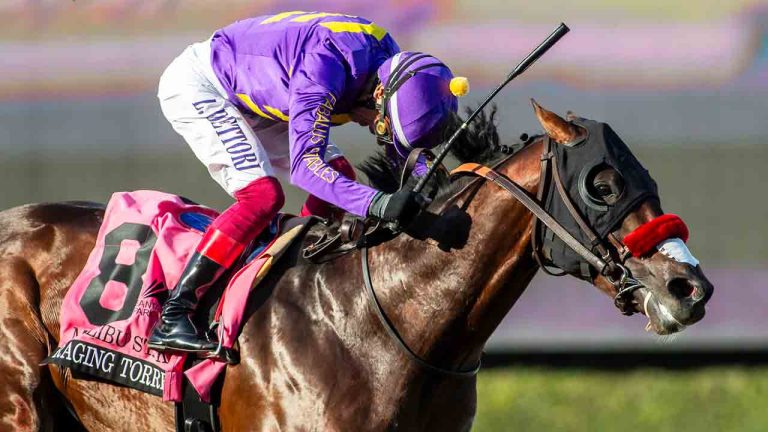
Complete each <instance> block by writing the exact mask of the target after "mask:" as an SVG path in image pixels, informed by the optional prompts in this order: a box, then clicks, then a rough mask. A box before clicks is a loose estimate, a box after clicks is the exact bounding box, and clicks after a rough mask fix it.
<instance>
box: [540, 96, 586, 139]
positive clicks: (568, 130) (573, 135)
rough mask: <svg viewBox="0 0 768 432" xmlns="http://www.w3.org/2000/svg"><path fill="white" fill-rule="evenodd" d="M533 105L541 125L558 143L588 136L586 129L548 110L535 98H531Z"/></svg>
mask: <svg viewBox="0 0 768 432" xmlns="http://www.w3.org/2000/svg"><path fill="white" fill-rule="evenodd" d="M531 105H533V111H534V112H535V113H536V117H537V118H538V119H539V123H541V127H543V128H544V131H545V132H546V133H547V135H549V136H550V138H552V139H553V140H555V142H556V143H558V144H564V145H569V144H574V143H577V142H579V141H581V140H582V139H583V138H584V137H585V136H586V131H584V130H583V128H581V127H579V126H576V125H574V124H573V123H569V122H567V121H565V120H564V119H563V118H562V117H560V116H559V115H557V114H555V113H553V112H552V111H547V110H546V109H544V108H542V106H541V105H539V104H538V103H537V102H536V101H535V100H534V99H531Z"/></svg>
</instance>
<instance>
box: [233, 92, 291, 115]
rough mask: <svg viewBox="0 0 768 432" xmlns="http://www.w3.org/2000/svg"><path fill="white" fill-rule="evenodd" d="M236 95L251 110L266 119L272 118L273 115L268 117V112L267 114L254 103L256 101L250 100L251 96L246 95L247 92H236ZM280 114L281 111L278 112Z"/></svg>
mask: <svg viewBox="0 0 768 432" xmlns="http://www.w3.org/2000/svg"><path fill="white" fill-rule="evenodd" d="M237 97H239V98H240V100H241V101H243V103H244V104H246V105H248V108H250V109H251V111H253V112H255V113H256V114H258V115H260V116H262V117H264V118H267V119H270V120H274V118H273V117H270V116H269V114H267V113H265V112H264V111H262V110H261V108H259V106H258V105H256V103H255V102H254V101H253V100H251V97H250V96H248V95H247V94H243V93H238V94H237ZM280 114H282V113H280Z"/></svg>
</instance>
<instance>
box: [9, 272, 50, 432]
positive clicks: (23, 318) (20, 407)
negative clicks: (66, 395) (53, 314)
mask: <svg viewBox="0 0 768 432" xmlns="http://www.w3.org/2000/svg"><path fill="white" fill-rule="evenodd" d="M37 299H38V294H37V282H36V281H35V279H34V276H33V274H32V271H31V269H30V268H29V266H28V265H27V263H26V262H25V261H23V260H20V259H8V258H6V259H4V260H3V261H0V365H1V367H0V389H2V391H0V430H4V431H5V430H9V431H10V430H13V431H37V430H52V429H53V427H54V425H53V423H54V419H53V418H52V415H51V413H52V412H53V411H55V410H57V409H58V407H55V405H56V404H55V401H53V400H51V399H52V396H51V391H52V389H51V388H50V382H49V380H47V379H45V378H46V377H47V375H44V374H43V373H42V372H43V368H42V367H41V366H40V362H41V361H42V360H43V359H44V358H45V356H46V355H47V352H48V346H47V343H48V336H47V333H46V331H45V328H44V327H43V325H42V323H41V320H40V317H39V316H38V313H37V310H38V309H37V303H38V300H37Z"/></svg>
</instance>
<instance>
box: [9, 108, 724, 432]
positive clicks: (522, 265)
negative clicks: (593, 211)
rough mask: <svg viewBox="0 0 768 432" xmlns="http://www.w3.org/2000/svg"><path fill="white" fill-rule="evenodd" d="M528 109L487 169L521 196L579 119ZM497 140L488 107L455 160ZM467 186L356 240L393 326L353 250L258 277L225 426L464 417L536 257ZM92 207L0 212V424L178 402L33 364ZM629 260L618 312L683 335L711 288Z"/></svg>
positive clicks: (492, 199)
mask: <svg viewBox="0 0 768 432" xmlns="http://www.w3.org/2000/svg"><path fill="white" fill-rule="evenodd" d="M534 108H535V112H536V116H537V118H538V120H539V122H540V123H541V125H542V127H543V128H544V131H545V134H544V135H542V136H539V137H536V138H533V139H531V142H530V143H529V144H527V145H526V146H525V147H523V148H522V149H521V150H519V151H518V152H516V153H515V154H514V155H513V156H511V157H508V158H506V159H504V160H503V161H502V162H501V163H500V164H498V165H497V166H496V171H497V172H498V173H500V174H501V175H503V176H506V177H507V178H509V179H511V180H513V181H514V182H515V183H517V184H518V185H520V186H521V187H522V188H524V189H525V190H527V191H528V192H529V193H530V194H532V195H533V194H534V193H536V191H537V188H538V186H539V183H540V181H542V179H541V170H540V165H541V155H542V152H543V150H544V148H545V147H544V145H545V143H546V142H547V139H551V140H552V141H553V142H554V143H555V144H554V145H567V143H571V142H574V141H575V140H576V139H577V138H578V135H579V134H580V131H579V129H578V128H577V127H574V125H573V123H571V122H569V121H566V120H565V119H563V118H561V117H560V116H558V115H557V114H555V113H552V112H550V111H547V110H545V109H544V108H541V107H540V106H538V105H537V104H535V103H534ZM497 141H498V134H497V133H496V130H495V126H494V124H493V115H491V116H490V117H485V116H484V117H483V118H482V119H481V120H480V121H479V122H478V123H476V124H475V125H474V126H473V127H472V128H470V130H469V132H468V136H467V138H466V146H465V148H463V149H460V150H461V151H460V152H457V156H458V157H459V158H460V159H462V158H463V159H473V158H474V160H475V161H480V162H484V161H485V160H487V159H488V158H489V157H491V158H496V157H497V156H499V155H498V151H497V150H498V148H497V147H496V143H497ZM462 154H463V156H462ZM603 171H604V172H599V173H598V174H597V175H596V176H595V180H594V181H595V182H602V183H601V184H599V185H596V186H599V187H598V188H597V189H596V190H598V191H602V192H601V193H604V194H606V196H607V195H608V194H614V195H615V197H614V198H616V197H618V199H619V200H620V199H621V193H620V191H619V192H617V191H616V188H619V187H620V183H621V174H620V173H619V172H618V171H617V170H615V169H614V168H612V167H610V166H606V167H604V168H603ZM465 183H466V181H459V182H456V183H455V184H451V185H447V186H446V185H444V186H443V188H444V189H445V190H443V191H442V193H441V194H440V195H438V196H437V198H436V199H435V201H434V202H433V203H432V205H431V207H430V210H431V211H432V214H433V216H434V217H433V219H432V221H431V223H429V224H427V227H428V229H427V231H426V234H425V235H422V236H410V235H407V234H401V235H398V236H396V237H394V238H392V239H390V240H389V241H384V242H380V243H379V244H373V245H371V246H370V247H369V249H368V250H366V257H367V265H368V267H367V269H370V274H369V280H368V283H369V285H370V287H371V288H372V289H373V290H375V293H376V296H377V298H378V301H379V302H380V304H381V308H382V313H383V314H384V315H386V317H387V321H388V322H389V323H390V324H391V329H388V328H387V326H386V325H384V324H383V321H381V320H380V319H378V318H377V316H376V313H375V308H374V307H373V306H372V303H371V302H370V297H369V295H368V294H367V292H366V289H365V288H364V287H365V286H366V280H365V273H366V272H365V271H364V270H363V267H362V266H361V265H360V262H361V254H362V252H361V251H360V250H356V251H353V252H352V253H349V254H346V255H343V256H341V257H339V258H337V259H335V260H332V261H328V262H325V263H322V264H310V263H308V262H306V261H302V260H301V259H299V258H298V257H297V253H293V254H286V255H290V256H287V257H284V259H283V261H282V263H280V264H278V265H277V266H276V267H275V268H274V269H273V270H272V274H271V275H270V276H269V277H268V278H267V279H266V280H265V281H264V282H263V283H262V285H260V286H259V287H257V289H256V290H255V293H254V296H255V297H256V298H254V299H252V301H253V303H254V305H253V307H252V308H251V311H250V317H249V319H248V321H247V323H246V324H245V325H244V328H243V329H242V333H241V335H240V338H239V346H240V354H241V363H240V364H239V365H237V366H232V367H229V368H228V370H227V372H226V375H225V378H224V382H223V387H222V393H221V401H222V404H221V407H220V409H219V416H220V420H221V425H222V429H223V430H226V431H245V430H255V431H267V430H268V431H272V430H302V431H303V430H322V431H350V430H370V431H384V430H408V431H417V430H422V431H427V430H429V431H433V430H440V431H467V430H469V429H470V428H471V425H472V421H473V418H474V415H475V409H476V389H475V387H476V378H475V375H474V373H473V372H474V369H475V366H476V365H478V364H479V361H480V357H481V355H482V350H483V346H484V345H485V343H486V341H487V340H488V338H489V337H490V336H491V334H492V333H493V331H494V329H495V328H496V327H497V326H498V324H499V323H500V322H501V320H502V318H503V317H504V316H505V315H506V314H507V312H509V310H510V309H511V308H512V306H513V305H514V304H515V302H516V301H517V299H518V298H519V297H520V295H521V294H522V293H523V291H524V290H525V288H526V286H527V285H528V283H529V282H530V280H531V278H532V277H533V276H534V274H535V273H536V271H537V270H538V269H539V265H538V263H537V261H536V260H535V259H534V258H533V256H532V252H533V244H532V238H533V233H534V225H535V223H534V217H533V214H532V213H531V212H530V211H528V210H527V209H526V208H525V207H524V206H523V205H521V204H520V202H519V201H517V200H515V199H514V198H512V197H510V196H509V195H508V194H507V193H506V192H505V191H504V190H503V189H501V188H499V187H498V186H497V185H494V184H492V183H491V182H483V181H482V180H477V181H474V182H471V184H469V185H467V184H465ZM459 186H461V187H459ZM566 186H568V185H566ZM446 197H448V198H446ZM574 199H576V198H574ZM661 214H662V210H661V207H660V203H659V202H658V200H656V199H646V200H644V201H643V202H641V203H639V204H638V205H636V206H633V208H632V209H631V211H629V212H628V213H627V214H626V215H624V217H623V218H622V220H620V221H619V223H618V225H616V226H615V228H614V229H613V235H614V237H615V238H616V239H618V241H621V240H622V239H623V238H624V237H625V236H626V235H627V234H628V233H630V232H632V231H633V230H634V229H635V228H637V227H638V226H640V225H642V224H643V223H645V222H647V221H650V220H651V219H653V218H655V217H657V216H659V215H661ZM102 216H103V208H102V207H101V206H99V205H95V204H88V203H57V204H30V205H26V206H22V207H17V208H14V209H10V210H6V211H4V212H2V213H0V322H2V327H0V333H1V334H2V337H0V358H2V363H1V365H2V366H1V367H0V388H2V389H3V390H2V394H0V424H1V425H2V426H0V429H2V430H21V431H32V430H59V429H60V430H78V429H81V428H82V429H85V430H90V431H106V430H146V431H158V430H172V429H173V427H174V419H173V408H172V405H171V404H168V403H164V402H163V401H162V400H161V399H160V398H158V397H156V396H152V395H149V394H145V393H141V392H138V391H136V390H132V389H128V388H124V387H117V386H113V385H109V384H105V383H100V382H95V381H83V380H76V379H72V377H71V375H70V373H69V372H68V371H62V370H60V369H58V367H57V366H55V365H48V366H47V367H41V366H40V363H41V361H42V360H43V359H44V358H45V357H46V356H47V355H48V354H49V353H50V352H51V350H52V349H53V347H54V346H55V345H56V342H57V341H56V339H57V337H58V335H59V319H58V316H59V309H60V307H61V302H62V297H63V296H64V294H65V292H66V291H67V289H68V287H69V286H70V284H71V283H72V282H73V281H74V279H75V278H76V277H77V275H78V273H79V272H80V270H81V269H82V268H83V266H84V265H85V262H86V259H87V257H88V255H89V252H90V251H91V249H92V248H93V246H94V243H95V239H96V235H97V232H98V229H99V225H100V222H101V219H102ZM414 237H419V238H414ZM295 252H297V251H295ZM624 265H626V267H627V268H628V269H629V270H630V271H631V273H632V275H633V277H635V278H636V279H637V280H638V281H639V283H640V284H641V286H639V288H638V289H636V290H634V291H633V292H632V298H631V299H630V302H629V305H628V307H629V308H631V311H637V312H642V313H645V314H646V315H647V316H648V319H649V323H650V324H649V325H650V326H651V327H652V328H653V330H654V331H655V332H657V333H659V334H665V333H672V332H675V331H679V330H681V329H682V328H684V327H685V326H688V325H691V324H693V323H695V322H697V321H698V320H700V319H701V318H702V317H703V316H704V312H705V303H706V302H707V300H708V299H709V297H710V296H711V294H712V291H713V287H712V285H711V284H710V283H709V281H707V279H706V277H705V276H704V274H703V273H702V270H701V267H700V266H696V267H694V266H692V265H690V264H686V263H683V262H679V261H677V260H674V259H671V258H669V257H668V256H666V255H664V254H662V253H660V252H652V253H650V254H648V255H646V256H641V257H629V258H627V259H626V261H625V262H624ZM591 282H592V283H593V284H594V285H595V286H596V287H598V288H599V289H600V290H602V291H604V292H605V293H607V294H609V295H611V296H614V295H616V294H617V292H616V285H615V284H614V283H612V279H610V277H607V276H605V275H602V274H594V275H593V276H592V277H591ZM554 301H556V299H554ZM563 307H568V305H563ZM393 329H394V331H396V332H397V334H398V336H399V338H400V339H401V342H402V344H403V346H401V345H400V344H399V343H398V341H397V340H396V339H395V338H393V337H392V334H391V331H393ZM404 347H407V349H404ZM409 353H411V354H409Z"/></svg>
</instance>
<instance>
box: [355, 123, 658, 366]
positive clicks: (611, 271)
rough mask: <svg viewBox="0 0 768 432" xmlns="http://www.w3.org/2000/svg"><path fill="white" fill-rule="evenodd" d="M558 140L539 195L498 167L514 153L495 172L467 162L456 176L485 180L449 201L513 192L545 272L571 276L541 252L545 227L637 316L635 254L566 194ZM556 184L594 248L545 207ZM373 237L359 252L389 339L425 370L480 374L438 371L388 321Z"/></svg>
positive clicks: (547, 151)
mask: <svg viewBox="0 0 768 432" xmlns="http://www.w3.org/2000/svg"><path fill="white" fill-rule="evenodd" d="M552 145H553V144H552V139H551V138H550V137H549V136H548V135H544V151H543V153H542V154H541V172H540V181H539V188H538V191H537V193H536V196H535V197H534V196H531V194H530V193H529V192H528V191H526V190H525V189H523V188H522V187H521V186H520V185H518V184H517V183H515V182H513V181H512V180H510V179H509V178H507V177H506V176H504V175H503V174H500V173H499V172H497V171H496V169H498V167H500V166H501V165H503V164H504V163H506V162H507V161H509V159H511V158H512V157H513V156H514V154H511V155H509V156H507V157H505V158H504V159H502V160H501V161H499V162H498V163H496V164H495V165H494V166H493V168H489V167H486V166H484V165H480V164H477V163H465V164H463V165H461V166H459V167H458V168H456V169H454V170H453V171H451V177H452V178H454V177H457V176H460V175H474V176H478V177H479V178H478V179H476V180H478V181H474V182H472V183H470V184H468V185H467V186H465V187H464V188H462V189H461V190H460V191H459V192H457V193H456V194H455V195H454V196H453V197H452V198H450V199H449V200H448V202H451V201H453V200H454V199H455V198H457V197H459V196H461V195H463V194H464V193H465V192H466V191H467V190H469V189H471V188H479V186H481V185H482V182H481V180H488V181H490V182H492V183H494V184H496V185H497V186H499V187H501V188H502V189H504V190H505V191H507V192H509V193H510V194H511V195H512V196H513V197H515V198H516V199H517V200H518V201H520V203H521V204H523V205H524V206H525V207H526V208H527V209H528V210H529V211H530V212H531V213H533V215H534V226H533V235H532V243H533V256H534V258H535V260H536V262H537V263H538V264H539V266H540V267H541V268H542V270H544V271H545V272H547V273H549V274H552V275H555V276H563V275H564V274H566V273H565V272H564V271H563V272H561V273H554V272H553V271H552V270H550V268H549V267H550V266H554V267H557V265H556V264H554V263H552V262H547V260H546V258H545V257H544V256H543V254H542V251H541V243H542V241H541V235H542V231H543V230H542V226H541V225H542V224H543V225H545V226H546V227H547V228H549V229H550V230H551V231H552V232H553V233H554V235H556V236H557V237H559V238H560V240H562V241H563V242H564V243H565V244H566V245H567V246H568V247H569V248H571V249H572V250H573V251H574V252H575V253H577V254H578V255H579V256H580V257H581V258H582V259H583V260H584V262H585V263H586V265H587V266H589V267H590V268H592V269H595V270H596V271H597V272H598V273H599V274H601V275H603V276H604V277H605V278H606V279H607V280H608V281H609V282H610V283H611V284H612V285H613V286H614V288H615V289H616V295H615V296H614V304H615V305H616V307H617V308H619V310H620V311H621V313H623V314H624V315H632V314H634V313H635V310H634V306H633V304H632V300H633V299H632V297H633V294H634V292H635V291H636V290H637V289H639V288H642V287H643V284H641V283H640V282H639V281H638V280H637V279H635V278H634V277H632V275H631V273H630V271H629V269H628V268H627V267H626V266H625V265H624V262H625V261H626V259H627V258H628V257H629V256H631V253H630V251H629V249H628V248H627V247H626V245H624V244H623V243H622V242H621V241H620V240H619V239H618V238H617V237H616V236H615V235H613V234H612V233H610V234H608V235H607V236H606V237H607V238H601V237H600V236H599V235H598V234H597V233H596V232H595V230H594V229H593V228H592V227H591V225H590V224H589V223H588V222H587V221H586V220H585V218H584V217H583V216H582V215H581V213H580V212H579V211H578V209H577V208H576V206H575V205H574V204H573V201H572V200H571V197H570V196H569V195H568V193H567V192H566V188H565V186H564V185H563V182H562V179H561V177H560V174H559V172H558V169H557V155H556V153H555V152H553V151H552ZM419 152H421V149H417V150H414V152H412V153H411V155H410V156H409V158H408V159H409V163H407V164H406V169H405V171H404V173H403V178H405V177H406V172H407V171H408V167H409V166H410V167H411V169H412V166H413V163H415V160H416V159H417V157H418V155H419ZM550 182H551V183H554V185H555V187H556V189H557V192H558V194H559V195H560V197H561V199H562V200H563V202H564V203H565V205H566V207H567V209H568V212H569V213H570V215H571V217H573V218H574V220H575V221H576V223H577V224H578V226H579V228H580V229H581V230H582V231H583V232H584V234H586V236H587V238H588V239H589V240H590V244H589V245H584V244H582V243H581V242H580V241H579V240H578V239H576V237H574V236H573V234H571V233H570V232H569V231H568V230H567V229H566V228H565V227H564V226H563V225H562V224H561V223H560V222H558V221H557V220H556V219H555V218H554V217H553V216H552V215H551V214H549V212H547V210H546V209H545V208H544V206H543V205H542V203H543V197H544V196H545V193H546V192H547V188H548V187H549V183H550ZM368 235H369V234H366V235H363V237H362V238H361V239H360V243H359V247H360V250H361V254H360V255H361V264H362V272H363V281H364V283H365V288H366V292H367V294H368V298H369V300H370V303H371V306H372V308H373V310H374V311H375V312H376V316H377V317H378V319H379V321H380V322H381V324H382V325H383V327H384V328H385V329H386V331H387V333H388V334H389V336H390V337H391V338H392V339H393V340H394V341H395V343H396V345H397V346H398V348H399V349H400V350H401V351H402V352H403V353H405V354H406V356H407V357H408V358H409V359H411V361H413V362H414V363H416V364H417V365H419V366H420V367H422V368H423V369H425V370H428V371H430V372H433V373H437V374H441V375H447V376H452V377H472V376H474V375H476V374H477V372H478V371H479V370H480V365H481V363H480V361H478V362H477V364H476V365H474V366H473V367H471V368H468V369H457V370H455V369H447V368H443V367H440V366H436V365H434V364H432V363H430V362H429V361H427V360H425V359H423V358H422V357H420V356H419V355H418V354H416V353H415V352H414V351H413V350H411V349H410V348H409V347H408V344H407V343H406V342H405V340H404V339H403V338H402V336H400V334H399V333H398V332H397V330H396V329H395V327H394V325H393V324H392V322H391V321H390V320H389V318H387V315H386V313H385V312H384V308H383V307H382V305H381V302H380V301H379V299H378V297H377V295H376V291H375V290H374V288H373V283H372V281H371V274H370V268H369V265H368V245H369V241H368Z"/></svg>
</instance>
